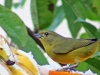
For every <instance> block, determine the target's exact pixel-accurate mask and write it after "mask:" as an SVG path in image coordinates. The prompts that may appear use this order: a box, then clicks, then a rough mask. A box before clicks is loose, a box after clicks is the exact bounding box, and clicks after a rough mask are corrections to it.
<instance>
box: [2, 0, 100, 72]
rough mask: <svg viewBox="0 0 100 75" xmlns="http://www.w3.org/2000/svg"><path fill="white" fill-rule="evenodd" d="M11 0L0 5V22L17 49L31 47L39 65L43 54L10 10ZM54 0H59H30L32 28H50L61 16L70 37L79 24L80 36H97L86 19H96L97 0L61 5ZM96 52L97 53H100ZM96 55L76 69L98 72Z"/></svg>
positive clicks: (99, 2) (98, 15) (64, 1)
mask: <svg viewBox="0 0 100 75" xmlns="http://www.w3.org/2000/svg"><path fill="white" fill-rule="evenodd" d="M12 1H13V0H5V6H2V5H0V26H1V27H2V28H3V29H4V30H5V31H6V33H7V34H8V36H9V37H10V38H11V39H12V41H13V42H14V43H15V44H16V45H17V46H18V47H19V48H20V49H24V50H25V51H30V50H31V51H32V52H33V55H34V58H35V59H36V60H37V62H38V63H39V64H40V65H43V64H47V63H48V62H47V60H46V58H45V56H44V55H43V54H42V52H41V51H40V50H39V48H38V47H37V45H36V43H35V41H36V42H37V40H33V39H32V36H30V35H29V34H28V31H27V29H26V26H25V24H24V22H23V21H22V20H21V19H20V18H19V17H18V15H16V14H15V13H14V12H12V11H11V7H12V5H13V2H12ZM57 1H59V0H41V1H40V0H31V3H30V9H31V10H30V12H31V17H32V22H33V26H34V31H33V32H37V31H40V30H45V29H47V30H53V31H54V30H55V29H56V28H57V27H58V26H59V25H60V23H61V22H62V20H63V19H64V18H65V19H66V20H67V21H68V28H69V30H70V32H71V35H72V37H73V38H76V37H77V36H78V33H79V31H80V29H81V28H82V27H83V28H84V29H85V33H82V34H81V35H80V38H100V35H99V34H100V29H99V28H96V26H95V25H92V24H90V23H88V22H87V21H86V18H88V19H90V20H93V21H100V0H61V2H62V5H61V6H57V5H56V3H57ZM25 2H26V0H21V2H19V3H16V4H17V5H16V4H15V5H14V7H19V6H23V7H24V4H25ZM98 52H99V51H98ZM97 56H98V57H99V56H100V54H97ZM97 56H95V57H93V59H88V60H87V61H85V62H83V63H81V64H80V66H79V67H78V68H77V69H79V70H87V69H88V68H90V69H92V70H93V71H94V72H97V73H98V74H100V66H99V63H100V60H99V58H97ZM84 65H85V66H84ZM82 67H83V69H82Z"/></svg>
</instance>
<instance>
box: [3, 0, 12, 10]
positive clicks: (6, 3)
mask: <svg viewBox="0 0 100 75" xmlns="http://www.w3.org/2000/svg"><path fill="white" fill-rule="evenodd" d="M12 1H13V0H5V4H4V5H5V7H7V8H9V9H11V7H12Z"/></svg>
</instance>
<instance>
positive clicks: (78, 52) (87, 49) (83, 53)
mask: <svg viewBox="0 0 100 75" xmlns="http://www.w3.org/2000/svg"><path fill="white" fill-rule="evenodd" d="M36 37H37V38H38V39H39V40H40V41H41V43H42V44H43V47H44V49H45V51H46V53H47V54H48V56H49V57H50V58H51V59H52V60H54V61H55V62H58V63H61V64H77V65H78V64H79V63H80V62H82V61H85V60H87V59H88V58H90V57H92V56H93V55H94V54H95V53H96V52H97V51H98V48H99V46H100V40H99V39H98V38H92V39H75V38H67V37H64V36H62V35H60V34H58V33H56V32H54V31H41V32H40V33H39V34H38V35H36Z"/></svg>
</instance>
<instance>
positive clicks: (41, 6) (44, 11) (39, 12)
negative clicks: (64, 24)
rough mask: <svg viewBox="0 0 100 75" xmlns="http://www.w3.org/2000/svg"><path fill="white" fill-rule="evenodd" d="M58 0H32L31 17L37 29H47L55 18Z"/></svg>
mask: <svg viewBox="0 0 100 75" xmlns="http://www.w3.org/2000/svg"><path fill="white" fill-rule="evenodd" d="M55 3H56V0H31V17H32V21H33V24H34V27H35V29H45V28H47V27H49V26H50V24H51V22H52V20H53V12H54V6H55Z"/></svg>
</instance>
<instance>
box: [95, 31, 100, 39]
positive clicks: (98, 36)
mask: <svg viewBox="0 0 100 75" xmlns="http://www.w3.org/2000/svg"><path fill="white" fill-rule="evenodd" d="M94 35H95V37H96V38H99V39H100V29H98V30H97V31H95V33H94Z"/></svg>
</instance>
